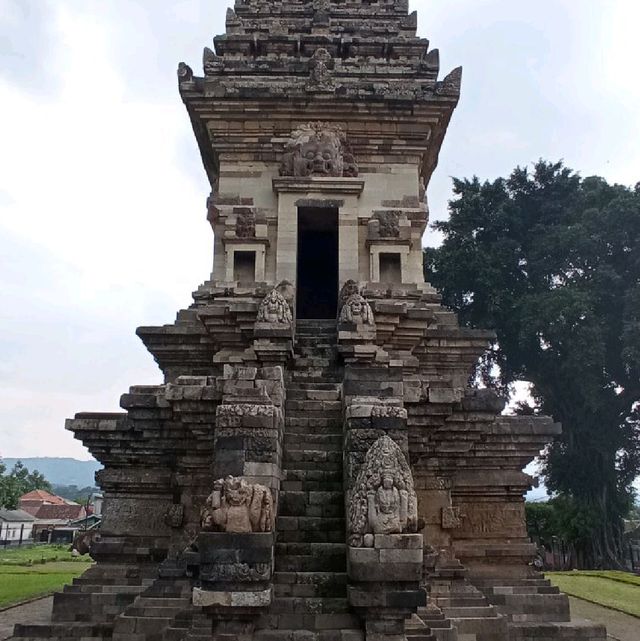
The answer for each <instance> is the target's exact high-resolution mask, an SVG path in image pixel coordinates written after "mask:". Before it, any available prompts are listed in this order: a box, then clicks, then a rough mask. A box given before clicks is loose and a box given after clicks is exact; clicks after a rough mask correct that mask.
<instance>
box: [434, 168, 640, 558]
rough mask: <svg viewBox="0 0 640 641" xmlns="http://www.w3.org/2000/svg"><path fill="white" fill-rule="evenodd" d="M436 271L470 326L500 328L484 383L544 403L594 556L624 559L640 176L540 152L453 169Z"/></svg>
mask: <svg viewBox="0 0 640 641" xmlns="http://www.w3.org/2000/svg"><path fill="white" fill-rule="evenodd" d="M434 227H435V229H437V230H438V231H440V232H441V233H442V234H443V236H444V241H443V243H442V245H441V246H440V247H439V248H437V249H428V250H426V251H425V274H426V276H427V279H428V280H429V281H430V282H432V283H433V284H434V285H435V286H436V287H438V288H439V289H440V290H441V292H442V294H443V297H444V302H445V304H447V305H449V306H450V307H452V308H453V309H455V310H456V311H457V312H458V313H459V317H460V320H461V322H462V323H463V324H464V325H470V326H475V327H483V328H491V329H495V331H496V333H497V337H498V338H497V341H496V342H495V343H494V344H493V345H492V347H491V349H490V350H489V351H488V353H487V355H486V356H485V357H484V358H483V360H482V361H481V363H480V364H479V366H478V372H477V378H476V380H477V381H478V382H482V383H484V384H485V385H488V386H490V387H493V388H494V389H496V390H497V391H499V392H501V393H503V394H505V395H508V394H509V392H512V391H513V383H514V382H516V381H528V382H529V383H531V391H532V399H533V400H532V403H533V406H531V407H528V408H525V407H521V408H520V411H530V412H542V413H545V414H550V415H552V416H553V417H554V418H555V419H556V420H558V421H559V422H561V423H562V424H563V433H562V436H561V437H560V438H559V439H558V440H557V441H556V442H555V443H554V444H553V445H551V446H550V447H549V448H548V449H547V451H546V453H545V455H544V474H545V477H546V483H547V486H548V487H549V488H550V489H551V490H552V491H554V492H556V493H559V494H563V495H565V496H567V498H568V499H570V501H571V504H572V505H573V506H577V509H578V510H579V511H580V514H581V516H582V522H583V523H584V524H585V527H586V528H588V534H589V536H587V537H584V536H582V537H580V541H576V544H578V545H579V546H580V547H581V550H580V551H581V553H582V554H581V556H582V558H584V559H585V563H589V564H593V565H614V566H615V565H616V563H617V562H618V560H619V559H620V558H621V557H622V551H621V534H622V517H623V516H624V515H625V514H626V513H627V512H628V510H629V508H630V504H631V501H632V497H633V491H632V482H633V480H634V478H635V477H636V476H637V475H638V472H639V471H640V442H639V441H640V438H639V434H640V410H639V400H640V184H639V185H638V186H636V188H635V189H630V188H628V187H624V186H621V185H610V184H608V183H607V182H606V181H605V180H604V179H602V178H597V177H592V178H584V179H582V178H581V177H580V176H579V175H578V174H576V173H574V172H573V171H571V170H570V169H568V168H566V167H564V166H563V164H562V163H548V162H544V161H540V162H538V163H537V164H536V165H535V166H534V167H533V169H532V171H528V170H527V169H523V168H517V169H515V170H514V171H513V172H512V174H511V175H510V176H509V177H508V178H499V179H497V180H495V181H493V182H488V181H487V182H481V181H480V180H478V178H473V179H471V180H458V179H454V198H453V199H452V200H451V202H450V218H449V220H448V221H447V222H440V223H436V224H435V225H434Z"/></svg>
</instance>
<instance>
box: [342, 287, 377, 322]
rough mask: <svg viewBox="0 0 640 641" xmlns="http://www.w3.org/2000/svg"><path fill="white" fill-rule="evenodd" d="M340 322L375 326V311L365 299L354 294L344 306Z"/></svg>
mask: <svg viewBox="0 0 640 641" xmlns="http://www.w3.org/2000/svg"><path fill="white" fill-rule="evenodd" d="M339 321H340V322H341V323H354V324H355V325H373V311H372V310H371V306H370V305H369V303H367V301H366V300H365V299H364V297H362V296H361V295H360V294H353V295H352V296H349V298H347V300H346V301H345V303H344V305H343V306H342V309H341V310H340V318H339Z"/></svg>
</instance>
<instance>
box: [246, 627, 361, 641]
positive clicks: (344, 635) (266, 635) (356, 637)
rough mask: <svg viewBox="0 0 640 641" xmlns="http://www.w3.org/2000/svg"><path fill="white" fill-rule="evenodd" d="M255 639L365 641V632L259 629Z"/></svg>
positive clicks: (257, 640) (270, 640) (262, 640)
mask: <svg viewBox="0 0 640 641" xmlns="http://www.w3.org/2000/svg"><path fill="white" fill-rule="evenodd" d="M253 638H254V641H364V632H363V631H362V630H358V629H351V630H340V629H334V630H318V631H313V630H306V629H304V630H303V629H299V628H295V629H291V630H284V629H279V630H259V631H258V632H256V633H255V634H254V635H253Z"/></svg>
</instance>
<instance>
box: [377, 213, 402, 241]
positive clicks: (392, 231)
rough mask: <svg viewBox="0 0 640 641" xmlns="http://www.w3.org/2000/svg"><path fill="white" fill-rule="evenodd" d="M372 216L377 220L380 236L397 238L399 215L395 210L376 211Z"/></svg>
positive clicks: (398, 233) (398, 234)
mask: <svg viewBox="0 0 640 641" xmlns="http://www.w3.org/2000/svg"><path fill="white" fill-rule="evenodd" d="M374 218H375V219H376V220H377V221H378V225H379V226H378V234H379V235H380V238H398V237H399V236H400V215H399V214H398V212H397V211H384V212H377V213H376V214H375V215H374Z"/></svg>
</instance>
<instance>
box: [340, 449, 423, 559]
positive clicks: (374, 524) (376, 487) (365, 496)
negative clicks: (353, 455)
mask: <svg viewBox="0 0 640 641" xmlns="http://www.w3.org/2000/svg"><path fill="white" fill-rule="evenodd" d="M348 515H349V521H348V531H349V545H350V546H352V547H363V546H364V547H373V545H374V540H375V535H378V534H385V535H386V534H406V533H413V532H416V531H417V528H418V500H417V497H416V492H415V489H414V485H413V477H412V475H411V469H410V468H409V464H408V463H407V459H406V458H405V456H404V454H403V453H402V450H401V449H400V447H399V446H398V444H397V443H395V442H394V441H393V440H392V439H391V438H389V437H388V436H382V437H380V438H379V439H378V440H377V441H376V442H375V443H374V444H373V445H372V446H371V447H370V448H369V451H368V452H367V455H366V457H365V460H364V463H363V464H362V467H361V468H360V471H359V472H358V476H357V477H356V481H355V484H354V487H353V488H352V490H351V492H350V493H349V505H348Z"/></svg>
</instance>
